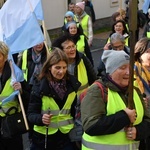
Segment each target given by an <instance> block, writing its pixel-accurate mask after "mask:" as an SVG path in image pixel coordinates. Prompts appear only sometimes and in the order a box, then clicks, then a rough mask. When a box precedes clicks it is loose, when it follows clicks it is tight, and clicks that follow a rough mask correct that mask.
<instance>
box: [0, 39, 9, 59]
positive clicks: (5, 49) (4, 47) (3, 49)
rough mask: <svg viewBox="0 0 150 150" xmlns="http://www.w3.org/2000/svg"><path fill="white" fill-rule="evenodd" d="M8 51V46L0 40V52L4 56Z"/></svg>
mask: <svg viewBox="0 0 150 150" xmlns="http://www.w3.org/2000/svg"><path fill="white" fill-rule="evenodd" d="M8 52H9V48H8V46H7V45H6V44H5V43H4V42H2V41H0V53H1V54H2V55H3V56H4V57H7V56H8Z"/></svg>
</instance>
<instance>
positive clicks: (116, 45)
mask: <svg viewBox="0 0 150 150" xmlns="http://www.w3.org/2000/svg"><path fill="white" fill-rule="evenodd" d="M111 49H113V50H116V51H121V50H124V51H125V52H126V53H127V54H129V53H130V48H129V47H128V46H126V45H125V38H124V36H123V35H122V34H120V33H113V34H112V35H111V37H110V43H107V44H106V45H105V46H104V50H111ZM97 71H98V76H103V75H105V72H106V69H105V65H104V63H103V62H102V60H101V58H100V62H99V66H98V68H97Z"/></svg>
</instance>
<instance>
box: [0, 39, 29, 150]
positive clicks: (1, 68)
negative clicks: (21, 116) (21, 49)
mask: <svg viewBox="0 0 150 150" xmlns="http://www.w3.org/2000/svg"><path fill="white" fill-rule="evenodd" d="M8 52H9V48H8V47H7V45H6V44H5V43H4V42H1V41H0V106H1V108H0V126H1V121H2V119H3V118H4V117H5V116H6V113H7V112H8V110H9V109H11V108H16V109H17V110H18V111H19V110H20V105H19V101H18V98H17V97H16V98H14V99H13V100H11V101H8V102H7V103H4V101H2V100H3V99H4V98H6V97H9V96H10V95H11V94H12V93H13V92H14V91H15V90H20V92H21V97H22V101H23V104H24V108H25V110H26V109H27V105H28V100H29V91H27V90H26V89H27V86H26V83H25V81H23V82H21V83H20V82H12V83H11V68H10V65H9V62H8V60H7V57H8ZM13 113H14V111H11V112H10V114H13ZM0 149H1V150H12V149H18V150H23V143H22V135H21V134H19V135H17V136H15V137H12V138H11V137H9V138H3V129H2V128H1V136H0Z"/></svg>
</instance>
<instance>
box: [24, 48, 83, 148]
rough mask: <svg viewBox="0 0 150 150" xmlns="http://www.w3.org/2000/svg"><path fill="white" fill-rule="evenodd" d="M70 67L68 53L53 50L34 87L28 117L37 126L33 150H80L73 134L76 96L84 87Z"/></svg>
mask: <svg viewBox="0 0 150 150" xmlns="http://www.w3.org/2000/svg"><path fill="white" fill-rule="evenodd" d="M67 66H68V59H67V56H66V55H65V53H64V52H63V51H62V50H60V49H58V48H54V49H52V52H51V53H50V56H49V57H48V58H47V61H46V62H45V64H44V66H43V68H42V71H41V73H40V75H39V77H38V79H37V82H36V83H35V84H34V85H33V90H32V93H31V97H30V103H29V108H28V113H27V116H28V119H29V121H30V122H31V123H32V124H34V128H33V136H32V144H31V148H30V150H43V149H47V150H48V149H53V150H76V145H75V143H73V142H71V141H70V138H69V132H70V131H71V129H72V128H73V127H74V115H75V104H76V98H77V97H76V95H77V94H76V92H77V91H78V88H79V87H80V85H81V84H80V82H79V81H78V80H77V79H76V78H75V77H74V76H72V75H70V74H68V71H67ZM47 128H48V129H47Z"/></svg>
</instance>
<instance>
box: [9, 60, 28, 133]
mask: <svg viewBox="0 0 150 150" xmlns="http://www.w3.org/2000/svg"><path fill="white" fill-rule="evenodd" d="M9 65H10V68H11V73H12V75H13V76H14V77H15V78H16V76H15V73H14V68H13V65H12V60H9ZM18 99H19V103H20V108H21V111H22V115H23V119H24V123H25V127H26V130H29V125H28V121H27V118H26V114H25V110H24V106H23V102H22V99H21V94H20V91H19V93H18Z"/></svg>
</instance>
